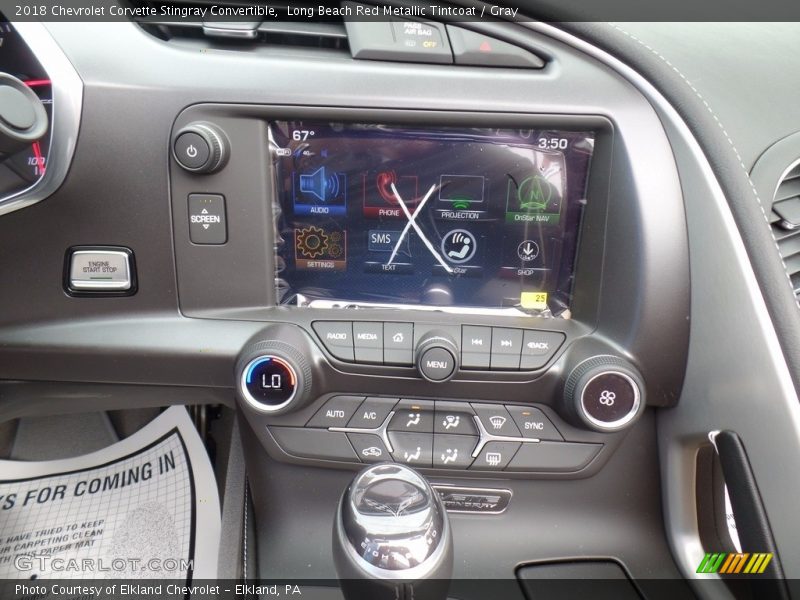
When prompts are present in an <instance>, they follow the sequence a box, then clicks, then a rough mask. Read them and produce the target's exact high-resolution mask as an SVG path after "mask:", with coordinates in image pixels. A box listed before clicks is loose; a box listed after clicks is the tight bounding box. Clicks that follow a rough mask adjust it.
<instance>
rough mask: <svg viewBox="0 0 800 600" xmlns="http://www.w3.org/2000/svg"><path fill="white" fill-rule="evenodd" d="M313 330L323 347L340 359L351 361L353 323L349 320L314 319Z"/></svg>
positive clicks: (352, 354) (352, 358) (353, 357)
mask: <svg viewBox="0 0 800 600" xmlns="http://www.w3.org/2000/svg"><path fill="white" fill-rule="evenodd" d="M313 327H314V331H316V332H317V335H318V336H319V338H320V339H321V340H322V343H323V344H324V345H325V348H326V349H327V350H328V352H330V353H331V354H332V355H333V356H335V357H336V358H338V359H341V360H347V361H351V362H352V361H353V360H355V356H354V353H353V324H352V323H351V322H349V321H316V322H315V323H314V324H313Z"/></svg>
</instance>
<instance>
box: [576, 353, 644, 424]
mask: <svg viewBox="0 0 800 600" xmlns="http://www.w3.org/2000/svg"><path fill="white" fill-rule="evenodd" d="M644 393H645V392H644V384H643V380H642V376H641V375H640V374H639V372H638V371H637V370H636V369H635V368H634V367H633V366H632V365H631V364H630V363H628V362H627V361H625V360H622V359H621V358H617V357H616V356H595V357H594V358H590V359H588V360H585V361H584V362H582V363H580V364H579V365H578V366H577V367H575V369H573V371H572V373H570V375H569V377H568V378H567V383H566V385H565V387H564V396H565V399H566V401H567V403H568V405H569V406H571V407H572V409H573V410H574V412H575V414H576V415H577V417H578V419H579V420H580V421H581V422H582V424H584V425H586V426H588V427H589V428H590V429H594V430H596V431H607V432H610V431H619V430H620V429H624V428H625V427H628V426H630V425H631V424H632V423H633V422H634V421H635V420H636V419H638V418H639V416H640V415H641V413H642V411H643V410H644V400H645V398H644Z"/></svg>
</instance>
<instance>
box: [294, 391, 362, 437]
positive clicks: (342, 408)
mask: <svg viewBox="0 0 800 600" xmlns="http://www.w3.org/2000/svg"><path fill="white" fill-rule="evenodd" d="M363 400H364V397H363V396H336V397H335V398H331V399H330V400H328V401H327V402H326V403H325V405H324V406H323V407H322V408H320V409H319V410H318V411H317V414H315V415H314V416H313V417H311V420H310V421H309V422H308V423H307V424H306V427H323V428H326V429H327V428H328V427H344V426H345V425H347V422H348V421H349V420H350V418H351V417H352V416H353V413H355V412H356V409H357V408H358V407H359V405H360V404H361V402H363Z"/></svg>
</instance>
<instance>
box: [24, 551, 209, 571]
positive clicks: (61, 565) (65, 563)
mask: <svg viewBox="0 0 800 600" xmlns="http://www.w3.org/2000/svg"><path fill="white" fill-rule="evenodd" d="M14 567H16V569H17V570H18V571H26V572H30V571H33V572H36V573H145V572H149V573H185V572H186V571H189V570H194V561H193V560H188V559H185V558H149V559H147V560H142V559H141V558H112V559H107V558H106V559H104V558H80V559H79V558H60V557H58V556H25V555H22V556H17V557H16V558H15V559H14Z"/></svg>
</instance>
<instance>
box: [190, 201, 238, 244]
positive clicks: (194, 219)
mask: <svg viewBox="0 0 800 600" xmlns="http://www.w3.org/2000/svg"><path fill="white" fill-rule="evenodd" d="M189 239H190V240H191V241H192V243H193V244H224V243H225V242H227V241H228V231H227V229H226V225H225V197H224V196H220V195H219V194H189Z"/></svg>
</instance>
